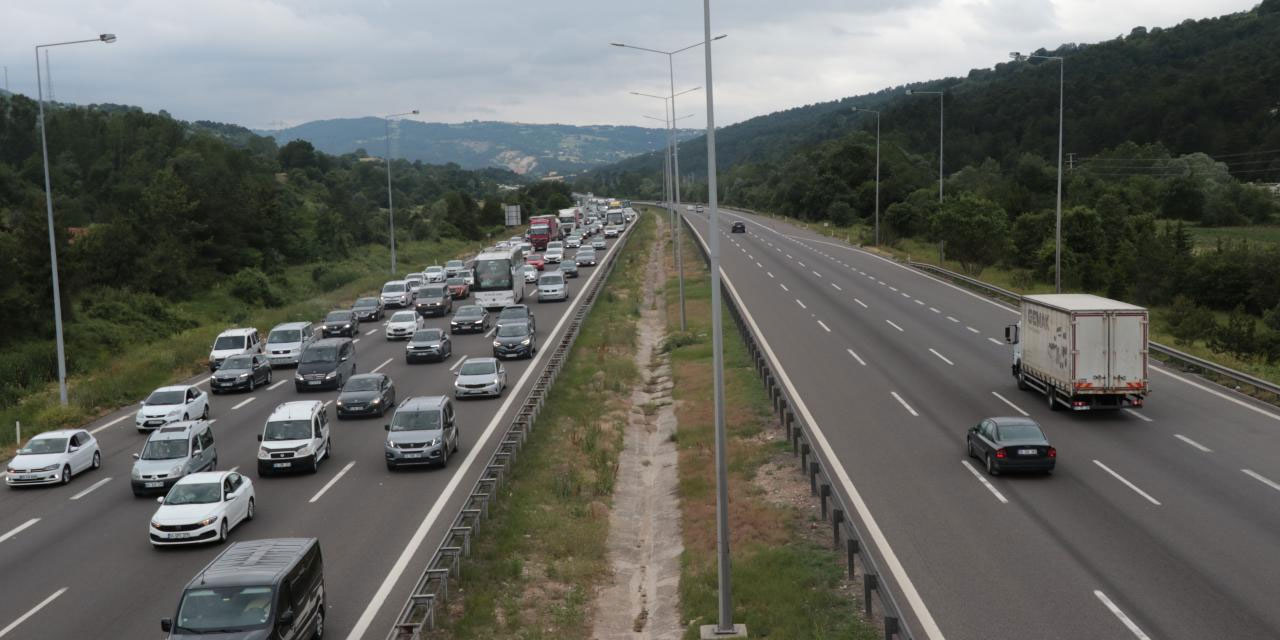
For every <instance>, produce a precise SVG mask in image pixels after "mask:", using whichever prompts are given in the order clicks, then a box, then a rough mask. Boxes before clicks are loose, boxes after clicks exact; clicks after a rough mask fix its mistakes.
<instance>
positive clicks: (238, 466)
mask: <svg viewBox="0 0 1280 640" xmlns="http://www.w3.org/2000/svg"><path fill="white" fill-rule="evenodd" d="M239 470H240V465H236V466H234V467H231V468H230V469H227V471H230V472H232V473H235V472H236V471H239Z"/></svg>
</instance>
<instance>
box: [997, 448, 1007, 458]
mask: <svg viewBox="0 0 1280 640" xmlns="http://www.w3.org/2000/svg"><path fill="white" fill-rule="evenodd" d="M996 457H997V458H1002V459H1003V458H1004V457H1005V452H1004V449H996Z"/></svg>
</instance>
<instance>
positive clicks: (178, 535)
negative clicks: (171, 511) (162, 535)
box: [166, 531, 193, 540]
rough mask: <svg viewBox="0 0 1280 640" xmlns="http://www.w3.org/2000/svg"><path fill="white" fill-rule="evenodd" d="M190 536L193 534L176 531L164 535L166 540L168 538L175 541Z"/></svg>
mask: <svg viewBox="0 0 1280 640" xmlns="http://www.w3.org/2000/svg"><path fill="white" fill-rule="evenodd" d="M192 535H193V534H191V533H189V532H186V531H178V532H176V533H169V534H166V537H168V538H170V539H174V540H177V539H181V538H190V537H191V536H192Z"/></svg>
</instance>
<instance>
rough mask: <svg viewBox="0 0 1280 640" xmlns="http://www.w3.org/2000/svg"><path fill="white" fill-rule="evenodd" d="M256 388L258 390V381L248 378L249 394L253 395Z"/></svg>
mask: <svg viewBox="0 0 1280 640" xmlns="http://www.w3.org/2000/svg"><path fill="white" fill-rule="evenodd" d="M256 388H258V380H257V379H256V378H254V377H253V376H249V393H253V390H254V389H256Z"/></svg>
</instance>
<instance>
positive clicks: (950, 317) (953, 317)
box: [947, 316, 960, 322]
mask: <svg viewBox="0 0 1280 640" xmlns="http://www.w3.org/2000/svg"><path fill="white" fill-rule="evenodd" d="M947 319H948V320H950V321H952V322H960V321H959V320H956V318H955V316H947Z"/></svg>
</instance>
